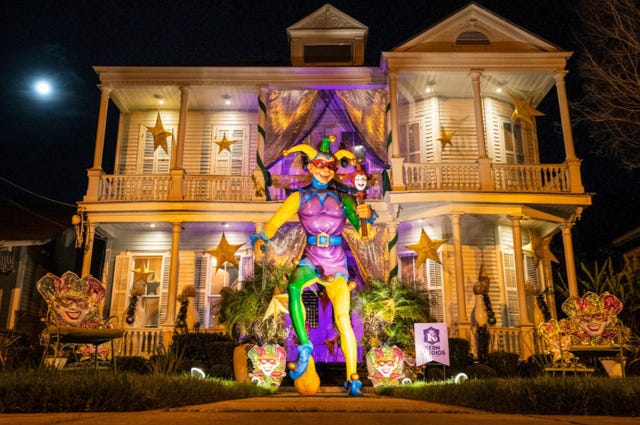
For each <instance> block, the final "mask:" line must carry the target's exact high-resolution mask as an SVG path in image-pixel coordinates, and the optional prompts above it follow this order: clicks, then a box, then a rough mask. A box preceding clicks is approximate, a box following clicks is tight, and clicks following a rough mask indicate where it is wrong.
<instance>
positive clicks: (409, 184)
mask: <svg viewBox="0 0 640 425" xmlns="http://www.w3.org/2000/svg"><path fill="white" fill-rule="evenodd" d="M403 168H404V169H403V171H404V183H405V186H406V188H407V190H479V188H480V178H479V171H478V165H477V164H463V163H460V164H423V163H409V162H407V163H405V164H404V166H403Z"/></svg>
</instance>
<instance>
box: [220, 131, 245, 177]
mask: <svg viewBox="0 0 640 425" xmlns="http://www.w3.org/2000/svg"><path fill="white" fill-rule="evenodd" d="M212 134H213V141H212V144H211V149H212V154H211V158H213V159H212V164H211V173H212V174H214V175H219V176H241V175H247V174H248V162H249V143H248V137H249V129H248V127H242V126H240V127H236V126H229V127H214V128H213V131H212Z"/></svg>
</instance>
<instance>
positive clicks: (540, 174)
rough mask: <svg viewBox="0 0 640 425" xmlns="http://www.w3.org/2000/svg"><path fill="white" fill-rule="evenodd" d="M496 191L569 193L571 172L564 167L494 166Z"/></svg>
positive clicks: (554, 165)
mask: <svg viewBox="0 0 640 425" xmlns="http://www.w3.org/2000/svg"><path fill="white" fill-rule="evenodd" d="M492 167H493V178H494V184H495V188H496V190H499V191H506V192H552V193H557V192H569V191H570V186H569V171H568V169H567V167H566V166H564V165H557V164H547V165H512V164H493V166H492Z"/></svg>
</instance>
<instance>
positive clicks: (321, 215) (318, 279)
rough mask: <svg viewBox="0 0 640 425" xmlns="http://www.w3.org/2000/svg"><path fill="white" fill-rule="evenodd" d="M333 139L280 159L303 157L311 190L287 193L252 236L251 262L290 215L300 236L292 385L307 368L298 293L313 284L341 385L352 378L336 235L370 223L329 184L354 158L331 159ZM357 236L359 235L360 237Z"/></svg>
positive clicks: (293, 280) (292, 291) (292, 290)
mask: <svg viewBox="0 0 640 425" xmlns="http://www.w3.org/2000/svg"><path fill="white" fill-rule="evenodd" d="M333 140H335V139H334V138H324V139H323V140H322V141H321V143H320V146H319V147H318V149H317V150H316V149H315V148H313V147H312V146H310V145H307V144H300V145H297V146H294V147H293V148H292V149H289V150H288V151H287V150H285V151H284V152H283V155H285V156H286V155H289V154H290V153H293V152H302V153H303V154H304V155H306V157H307V159H308V162H307V169H308V171H309V173H310V174H311V177H312V182H311V185H309V186H307V187H304V188H301V189H299V190H297V191H296V192H293V193H292V194H291V195H289V196H288V197H287V199H286V200H285V201H284V203H283V204H282V206H281V207H280V209H279V210H278V211H276V212H275V214H274V215H273V216H272V217H271V219H270V220H269V221H268V222H267V223H265V225H264V228H263V231H262V232H260V234H259V235H257V237H258V238H257V239H256V244H255V246H254V249H255V250H256V257H259V256H261V254H260V251H261V250H263V248H264V243H266V244H268V243H269V241H270V239H271V238H273V236H274V235H275V234H276V232H277V231H278V229H279V228H280V227H281V226H282V225H283V224H284V223H286V222H287V221H288V220H290V219H291V218H292V217H293V216H294V215H295V214H296V213H297V215H298V219H299V221H300V224H301V225H302V228H303V229H304V231H305V233H306V238H307V240H306V246H305V249H304V253H303V255H302V258H301V260H300V262H299V263H298V264H297V266H296V268H295V270H294V271H293V273H292V275H291V277H290V278H289V284H288V292H289V314H290V315H291V320H292V323H293V327H294V329H295V332H296V334H297V336H298V340H299V344H300V345H299V346H298V359H297V361H296V362H295V366H293V365H292V366H293V367H291V366H290V369H291V370H290V371H289V376H290V377H291V378H292V379H294V380H295V379H298V378H299V377H300V376H301V375H303V374H304V372H305V370H306V369H307V366H308V365H309V357H310V356H311V354H312V351H313V345H312V344H311V342H310V340H309V336H308V335H307V330H306V328H305V310H304V305H303V303H302V291H303V290H304V289H305V288H307V287H309V286H311V285H314V284H319V285H322V286H323V287H324V288H325V290H326V293H327V295H328V296H329V298H330V300H331V302H332V304H333V311H334V319H335V323H336V326H337V328H338V331H339V332H340V346H341V348H342V351H343V353H344V357H345V362H346V381H349V379H350V377H351V376H352V375H353V374H355V373H356V372H357V343H356V337H355V335H354V332H353V328H352V326H351V319H350V312H349V308H350V303H351V295H350V291H351V290H352V289H353V288H354V287H355V285H354V284H353V283H350V282H349V275H348V270H347V257H346V254H345V251H344V248H343V241H342V235H341V234H342V230H343V229H344V227H345V225H346V220H349V222H350V223H351V224H352V225H353V226H354V227H355V229H357V230H358V231H359V232H362V227H363V226H364V227H366V226H368V225H369V224H368V222H367V221H369V222H370V221H372V214H371V209H370V208H369V206H368V205H367V204H364V203H362V204H357V203H356V201H355V200H354V198H353V197H352V196H351V195H350V194H348V193H347V191H346V190H341V189H340V184H339V183H337V182H336V181H334V177H335V175H336V170H337V169H338V165H339V162H340V161H342V160H344V159H347V160H349V161H351V162H352V163H353V162H354V161H355V157H354V155H353V154H352V153H351V152H349V151H347V150H344V149H341V150H339V151H337V152H336V153H335V154H332V153H331V149H330V146H331V142H332V141H333ZM361 234H362V233H361Z"/></svg>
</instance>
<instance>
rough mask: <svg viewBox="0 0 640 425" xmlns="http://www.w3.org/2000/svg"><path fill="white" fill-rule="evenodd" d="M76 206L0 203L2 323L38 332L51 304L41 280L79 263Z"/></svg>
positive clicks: (15, 328) (0, 317)
mask: <svg viewBox="0 0 640 425" xmlns="http://www.w3.org/2000/svg"><path fill="white" fill-rule="evenodd" d="M73 215H74V210H73V208H68V207H65V208H58V207H33V206H28V207H27V206H22V205H19V204H12V205H9V204H7V205H0V329H11V330H14V331H17V332H21V333H25V334H27V335H29V336H30V337H32V338H35V337H36V336H37V335H38V334H39V333H40V331H41V328H42V323H41V320H40V319H41V317H42V313H43V312H44V311H45V310H46V304H45V302H44V300H43V299H42V297H41V296H40V294H39V293H38V292H37V291H36V282H37V281H38V279H40V278H41V277H42V276H44V275H45V274H46V273H47V272H51V273H55V274H60V273H61V271H62V272H64V271H66V270H74V269H75V268H76V265H77V264H76V263H78V261H77V260H78V259H79V257H78V249H77V248H76V247H75V241H76V236H75V232H74V228H73V226H72V224H71V217H72V216H73Z"/></svg>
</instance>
